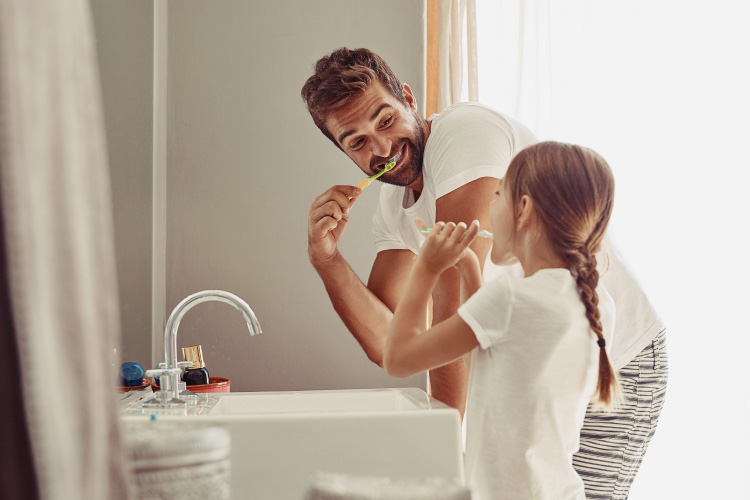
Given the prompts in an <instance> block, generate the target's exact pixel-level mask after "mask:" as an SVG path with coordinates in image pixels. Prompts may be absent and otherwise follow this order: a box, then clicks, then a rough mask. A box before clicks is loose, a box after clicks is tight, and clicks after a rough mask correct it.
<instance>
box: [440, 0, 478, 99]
mask: <svg viewBox="0 0 750 500" xmlns="http://www.w3.org/2000/svg"><path fill="white" fill-rule="evenodd" d="M476 23H477V19H476V0H439V3H438V35H437V39H438V60H439V62H438V67H439V70H438V71H439V80H440V82H439V93H438V109H437V111H442V110H443V109H445V108H446V107H448V106H450V105H451V104H454V103H457V102H461V101H465V100H467V99H466V95H467V93H468V100H469V101H477V100H478V80H477V31H476Z"/></svg>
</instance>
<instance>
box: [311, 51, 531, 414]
mask: <svg viewBox="0 0 750 500" xmlns="http://www.w3.org/2000/svg"><path fill="white" fill-rule="evenodd" d="M302 94H303V97H304V98H305V101H306V102H307V106H308V109H309V110H310V113H311V115H312V116H313V119H314V121H315V123H316V124H317V125H318V127H319V128H320V130H321V131H322V132H323V133H324V134H325V135H326V136H327V137H328V138H329V139H330V140H331V141H332V142H333V143H334V144H335V145H336V146H337V147H338V148H339V149H341V150H342V151H343V152H344V153H346V154H347V155H348V156H349V157H350V158H351V159H352V160H353V161H354V162H355V163H356V164H357V166H358V167H359V168H360V169H361V170H362V171H363V172H364V173H365V174H366V175H373V174H375V173H377V172H380V171H381V170H382V169H383V168H384V166H385V164H386V163H387V162H388V161H390V160H391V159H396V160H397V162H396V165H395V166H394V167H393V168H392V169H391V170H390V171H389V172H386V173H385V174H383V175H382V176H381V177H380V178H379V179H380V180H381V181H382V182H384V183H386V185H385V186H383V187H382V189H381V198H380V206H379V208H378V211H377V213H376V214H375V233H376V243H375V244H376V250H377V252H378V253H377V257H376V259H375V262H374V264H373V267H372V271H371V273H370V278H369V281H368V283H367V285H366V286H365V285H364V284H363V283H362V282H361V281H360V280H359V278H358V277H357V275H356V274H355V273H354V271H353V270H352V269H351V267H349V265H348V264H347V263H346V261H345V260H344V258H343V257H342V256H341V254H340V253H339V252H338V248H337V242H338V240H339V239H340V238H341V236H342V235H343V233H344V230H345V228H346V223H347V216H348V212H349V210H350V209H351V207H352V205H353V204H354V203H355V201H356V199H357V197H358V196H359V194H360V191H359V190H358V189H356V188H354V187H352V186H334V187H332V188H331V189H329V190H328V191H326V192H325V193H323V194H322V195H320V196H319V197H318V198H316V200H315V201H314V202H313V204H312V206H311V208H310V218H309V221H308V222H309V226H308V227H309V231H308V238H309V240H308V241H309V246H308V249H309V255H310V262H311V263H312V264H313V266H314V267H315V269H316V270H317V271H318V274H319V275H320V277H321V279H322V280H323V283H324V284H325V286H326V290H327V292H328V294H329V296H330V298H331V302H332V303H333V306H334V308H335V309H336V312H337V313H338V314H339V316H340V317H341V319H342V320H343V321H344V323H345V324H346V326H347V328H348V329H349V330H350V331H351V332H352V334H353V335H354V336H355V338H356V339H357V340H358V341H359V343H360V345H361V346H362V348H363V349H364V350H365V352H366V353H367V356H368V357H369V358H370V359H371V360H372V361H373V362H374V363H377V364H378V365H381V366H382V357H383V344H384V341H385V335H386V332H387V330H388V324H389V322H390V320H391V317H392V311H393V310H395V307H396V304H397V303H398V300H399V297H400V295H401V289H402V287H403V285H405V281H406V279H407V278H408V276H409V269H410V267H411V264H412V261H413V258H414V252H416V251H417V250H418V248H419V243H420V242H421V240H422V238H423V237H422V235H421V234H420V233H419V231H418V229H417V227H416V225H415V223H414V218H415V217H417V218H420V219H421V220H422V221H423V222H424V223H425V224H427V225H431V224H434V222H435V221H436V220H450V221H455V222H459V221H464V222H466V223H467V224H468V223H470V222H471V221H472V220H474V219H477V220H479V221H480V223H481V225H482V227H485V228H489V220H488V213H487V207H488V206H489V203H490V201H491V200H492V199H493V198H494V194H495V191H496V189H497V179H498V178H499V176H501V175H502V173H503V171H504V170H505V168H506V167H507V165H508V164H509V163H510V160H511V158H512V157H513V155H514V154H515V153H516V152H517V151H520V150H521V149H522V148H523V147H525V146H526V145H528V144H531V143H533V142H534V140H533V136H532V135H531V133H530V132H528V130H527V129H525V127H522V126H521V125H520V124H515V123H514V122H512V121H511V120H510V119H509V118H506V117H502V116H501V115H499V114H498V113H495V112H494V111H491V110H489V109H488V108H484V107H482V106H478V105H472V106H471V108H469V109H466V110H464V109H463V108H462V109H460V110H458V116H457V119H456V120H453V122H452V123H447V125H446V126H445V127H442V129H441V130H439V131H434V130H433V123H432V122H430V121H427V120H425V119H424V118H422V117H421V116H419V114H417V104H416V99H415V97H414V95H413V93H412V91H411V89H410V88H409V86H408V85H406V84H401V82H399V80H398V79H397V78H396V76H395V75H394V74H393V73H392V71H391V70H390V68H389V67H388V66H387V64H386V63H385V62H384V61H383V60H382V59H381V58H380V57H379V56H377V55H376V54H374V53H372V52H370V51H367V50H364V49H360V50H359V51H348V50H346V49H342V50H339V51H337V52H335V53H334V54H332V55H331V56H330V57H329V58H324V60H321V61H320V62H319V63H318V67H317V71H316V75H315V76H313V77H311V78H310V79H309V80H308V82H307V83H306V84H305V87H304V89H303V90H302ZM473 108H476V109H473ZM474 114H477V115H478V116H480V117H481V122H478V123H477V125H476V126H475V128H478V129H479V130H475V131H472V130H469V129H463V130H461V128H462V124H471V122H472V121H473V118H472V116H473V115H474ZM486 126H490V127H493V132H492V133H489V134H488V133H484V134H482V133H481V132H483V131H485V130H487V128H486ZM522 128H523V130H521V129H522ZM517 130H518V131H520V132H522V135H523V139H524V140H520V139H519V137H518V133H517ZM436 132H437V133H438V135H439V136H440V137H441V138H442V139H440V140H438V141H435V140H433V139H431V138H432V137H434V136H435V133H436ZM459 134H460V136H461V137H458V135H459ZM443 139H445V140H443ZM453 141H458V142H461V143H462V144H461V146H462V147H457V148H453V147H447V146H449V145H450V142H453ZM484 141H493V142H497V144H496V145H495V146H494V147H490V145H489V144H487V143H486V142H484ZM428 169H429V170H428ZM467 172H468V173H467ZM405 195H406V196H407V197H408V198H409V199H408V200H403V198H404V196H405ZM349 198H351V200H350V199H349ZM402 207H405V208H402ZM472 248H473V249H474V251H475V252H476V253H477V255H478V256H479V257H480V261H481V262H483V261H484V259H485V258H486V256H487V253H488V251H489V248H490V241H489V240H481V241H477V242H476V243H475V244H474V245H473V246H472ZM458 306H459V287H458V275H457V273H456V272H446V273H444V275H443V276H442V277H441V279H440V283H439V284H438V287H437V289H436V293H435V294H434V296H433V322H439V321H441V320H442V319H444V318H447V317H449V316H451V315H452V314H454V313H455V312H456V310H457V309H458ZM425 313H426V312H425ZM429 379H430V388H431V393H432V395H433V396H434V397H435V398H437V399H439V400H441V401H443V402H445V403H446V404H448V405H450V406H453V407H455V408H457V409H458V410H459V411H461V413H462V414H463V410H464V405H465V400H466V380H467V373H466V368H465V366H464V363H463V361H458V362H454V363H452V364H450V365H448V366H445V367H442V368H439V369H437V370H432V371H430V374H429Z"/></svg>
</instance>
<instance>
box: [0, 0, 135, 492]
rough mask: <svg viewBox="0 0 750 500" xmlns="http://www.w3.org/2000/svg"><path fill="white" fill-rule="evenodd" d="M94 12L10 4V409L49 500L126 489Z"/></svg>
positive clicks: (0, 125) (1, 93)
mask: <svg viewBox="0 0 750 500" xmlns="http://www.w3.org/2000/svg"><path fill="white" fill-rule="evenodd" d="M90 17H91V13H90V4H89V2H88V0H67V1H65V2H60V1H59V0H0V104H1V106H0V181H1V183H0V185H1V186H2V202H3V206H2V217H3V222H4V227H5V241H6V244H7V249H6V250H7V261H8V262H7V264H8V280H9V289H10V301H11V306H12V312H13V321H14V331H15V335H16V339H17V343H18V351H19V363H20V366H21V374H20V380H21V382H22V389H23V395H24V406H25V408H23V409H22V408H4V410H3V411H18V412H21V411H22V410H24V409H25V416H26V421H27V424H28V429H29V434H30V441H31V452H32V456H33V461H34V467H35V471H34V472H35V475H36V478H37V483H38V489H39V497H40V498H41V499H43V500H48V499H54V500H73V499H76V500H78V499H81V498H85V499H110V498H111V499H121V498H127V487H126V484H127V481H126V477H125V474H124V471H123V464H122V457H121V453H120V436H119V431H118V416H117V405H116V400H115V394H114V393H115V377H116V369H115V368H114V366H113V364H114V363H116V360H115V359H114V357H113V354H112V353H113V347H114V346H115V345H116V342H117V341H118V340H119V339H118V336H119V317H118V314H119V313H118V300H117V286H116V275H115V262H114V244H113V232H112V206H111V203H110V190H109V177H108V175H109V172H108V168H107V155H106V150H105V139H104V128H103V118H102V111H101V100H100V93H99V80H98V71H97V66H96V53H95V48H94V39H93V30H92V25H91V19H90ZM6 333H7V332H6ZM6 375H7V376H8V377H9V379H8V380H9V382H10V383H12V382H14V381H15V380H17V379H16V377H15V375H16V374H10V373H9V374H6Z"/></svg>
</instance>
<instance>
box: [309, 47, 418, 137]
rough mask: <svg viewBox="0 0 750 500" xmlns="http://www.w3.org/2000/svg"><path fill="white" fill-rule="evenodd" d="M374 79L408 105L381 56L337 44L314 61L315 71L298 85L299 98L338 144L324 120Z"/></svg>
mask: <svg viewBox="0 0 750 500" xmlns="http://www.w3.org/2000/svg"><path fill="white" fill-rule="evenodd" d="M374 81H379V82H380V83H381V84H383V86H384V87H385V88H386V89H387V90H388V91H389V92H390V93H391V94H392V95H393V96H394V97H395V98H397V99H398V100H399V101H400V102H402V103H403V104H404V106H408V104H407V103H406V99H405V98H404V94H403V85H402V84H401V81H400V80H399V79H398V78H396V75H395V74H394V73H393V71H392V70H391V68H390V67H389V66H388V64H386V62H385V61H384V60H383V58H381V57H380V56H379V55H377V54H376V53H374V52H372V51H370V50H368V49H347V48H345V47H344V48H340V49H337V50H335V51H333V52H331V54H329V55H327V56H324V57H321V58H320V59H319V60H318V62H317V63H315V73H314V74H313V75H312V76H311V77H310V78H308V79H307V81H306V82H305V85H304V86H303V87H302V99H304V101H305V104H306V105H307V110H308V111H309V112H310V116H312V119H313V121H314V122H315V125H317V127H318V128H319V129H320V131H321V132H323V134H325V136H326V137H328V138H329V139H330V140H331V141H333V143H334V144H336V146H338V145H339V144H338V142H336V139H335V138H334V137H333V136H332V135H331V133H330V132H329V131H328V129H327V128H326V126H325V121H326V120H327V119H328V117H329V116H330V114H331V113H332V112H334V111H336V110H337V109H340V108H342V107H344V106H346V105H347V104H348V103H349V102H351V101H352V100H353V99H355V98H357V97H358V96H359V95H360V94H361V93H362V92H364V91H365V90H366V89H367V88H368V87H369V86H370V85H371V84H372V83H373V82H374Z"/></svg>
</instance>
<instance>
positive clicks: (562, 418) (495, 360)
mask: <svg viewBox="0 0 750 500" xmlns="http://www.w3.org/2000/svg"><path fill="white" fill-rule="evenodd" d="M597 292H598V294H599V311H600V313H601V321H602V326H603V331H604V338H605V340H606V341H607V342H608V343H609V342H610V341H611V339H612V333H613V329H614V322H615V306H614V301H613V300H612V297H611V296H610V295H609V294H608V293H607V291H606V290H605V289H604V287H603V286H599V287H598V288H597ZM458 314H459V315H460V316H461V318H462V319H463V320H464V321H465V322H466V323H467V324H468V325H469V327H470V328H471V329H472V331H473V332H474V334H475V335H476V337H477V340H478V342H479V347H478V348H477V349H475V350H474V351H473V353H472V361H471V374H470V379H469V393H468V400H467V412H466V432H467V434H466V479H467V483H468V485H469V486H470V487H471V488H472V489H473V490H474V491H477V492H478V493H479V495H480V497H481V498H482V499H483V500H491V499H506V498H507V499H517V498H523V499H526V500H532V499H550V500H552V499H554V500H566V499H580V500H583V499H584V498H585V494H584V486H583V481H582V480H581V478H580V477H579V476H578V474H577V473H576V471H575V470H574V469H573V464H572V457H573V454H574V453H575V452H577V451H578V447H579V435H580V430H581V427H582V426H583V420H584V416H585V414H586V407H587V405H588V403H589V401H590V398H591V395H592V394H593V393H594V391H595V389H596V383H597V376H598V366H599V349H600V348H599V346H598V344H597V342H596V340H597V337H596V335H595V334H594V332H593V331H592V330H591V327H590V325H589V322H588V320H587V319H586V312H585V308H584V306H583V303H582V302H581V299H580V296H579V292H578V288H577V284H576V281H575V279H574V278H573V277H572V275H571V274H570V272H569V271H568V270H567V269H542V270H540V271H538V272H536V273H535V274H534V275H533V276H530V277H528V278H517V277H514V276H510V275H505V276H501V277H498V278H497V279H496V280H495V281H492V282H490V283H486V284H484V285H483V286H482V287H481V288H480V289H479V290H478V291H477V292H476V293H475V294H474V295H473V296H472V297H471V298H469V300H467V301H466V303H465V304H463V305H462V306H461V307H460V308H459V310H458Z"/></svg>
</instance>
